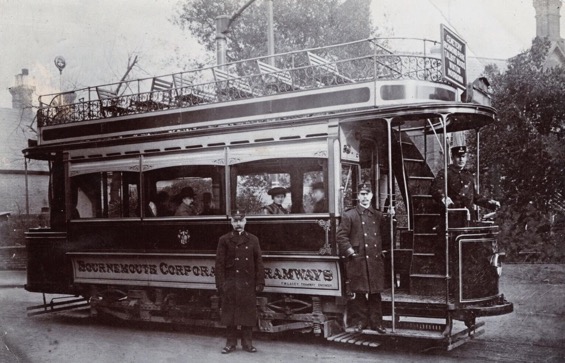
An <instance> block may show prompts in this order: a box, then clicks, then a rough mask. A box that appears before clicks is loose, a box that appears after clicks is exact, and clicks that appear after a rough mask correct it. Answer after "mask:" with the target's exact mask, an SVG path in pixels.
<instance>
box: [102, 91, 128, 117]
mask: <svg viewBox="0 0 565 363" xmlns="http://www.w3.org/2000/svg"><path fill="white" fill-rule="evenodd" d="M96 94H97V95H98V100H99V101H100V114H101V116H102V117H108V116H119V115H123V114H125V113H127V112H128V107H124V106H123V105H121V104H120V103H121V102H122V100H121V99H120V97H119V96H118V94H117V93H116V92H114V91H112V90H109V89H104V88H100V87H96Z"/></svg>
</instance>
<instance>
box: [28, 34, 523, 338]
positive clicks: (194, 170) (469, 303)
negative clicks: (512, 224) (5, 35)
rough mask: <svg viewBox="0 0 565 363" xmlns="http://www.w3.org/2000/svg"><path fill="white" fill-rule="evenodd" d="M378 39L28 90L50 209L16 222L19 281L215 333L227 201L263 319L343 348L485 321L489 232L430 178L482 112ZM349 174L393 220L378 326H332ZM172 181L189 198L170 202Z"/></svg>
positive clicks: (497, 295)
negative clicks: (433, 188)
mask: <svg viewBox="0 0 565 363" xmlns="http://www.w3.org/2000/svg"><path fill="white" fill-rule="evenodd" d="M406 41H411V42H415V40H406ZM426 42H427V41H425V40H420V41H418V44H419V45H420V46H421V45H422V44H426ZM386 44H387V43H386V42H384V41H383V40H382V39H369V40H363V41H358V42H352V43H347V44H341V45H337V46H331V47H325V48H316V49H309V50H303V51H296V52H290V53H285V54H278V55H275V56H271V57H270V58H269V59H267V58H256V59H248V60H244V61H239V62H234V63H229V64H224V65H220V66H215V67H209V68H200V69H197V70H191V71H186V72H181V73H175V74H168V75H164V76H159V77H152V78H147V79H139V80H135V81H124V82H121V83H116V84H109V85H103V86H96V87H88V88H85V89H80V90H75V91H72V92H65V93H61V94H53V95H47V96H42V97H40V102H41V107H40V109H39V111H38V115H37V120H38V126H39V139H38V140H37V142H36V143H33V145H30V146H29V147H28V148H27V149H25V150H24V154H25V157H27V158H31V159H37V160H46V161H48V162H49V165H50V173H51V179H50V184H49V188H50V190H49V199H50V200H49V202H50V211H51V215H50V217H51V218H50V228H42V229H33V230H30V231H29V232H28V233H27V248H28V258H29V261H28V268H27V284H26V289H27V290H28V291H31V292H38V293H43V294H67V295H69V296H70V299H71V301H74V302H76V301H77V300H80V302H79V304H81V305H84V304H88V306H89V307H90V311H91V313H92V314H110V315H113V316H116V317H118V318H120V319H124V320H141V321H149V322H170V323H181V324H191V325H201V326H210V327H214V326H220V319H219V315H220V314H219V313H220V306H221V304H220V301H219V297H218V294H217V292H216V287H215V281H214V259H215V251H216V247H217V243H218V239H219V237H220V236H221V235H223V234H224V233H226V232H228V231H230V230H231V226H230V223H229V221H228V217H229V215H230V213H231V211H232V210H233V209H236V208H237V209H240V210H244V211H245V212H246V215H247V227H246V229H247V230H248V231H249V232H250V233H253V234H255V235H256V236H258V238H259V241H260V244H261V248H262V250H263V260H264V263H265V277H266V286H265V289H264V292H263V293H261V294H259V295H258V297H257V311H258V314H257V321H258V323H257V327H256V329H257V330H258V331H261V332H268V333H277V332H283V331H289V330H297V331H302V332H311V333H313V334H316V335H322V336H324V337H326V338H328V339H330V340H333V341H336V342H349V343H355V344H358V345H377V344H378V343H377V340H378V339H386V338H389V337H399V336H401V337H417V338H422V337H424V338H429V339H435V340H437V341H438V342H441V343H444V344H445V345H446V346H447V347H448V348H453V347H455V346H457V345H458V344H461V343H462V342H463V341H465V340H466V339H469V338H473V337H475V336H477V335H478V334H480V332H482V329H480V326H481V325H482V324H484V322H479V321H477V320H476V319H477V318H479V317H484V316H494V315H501V314H506V313H509V312H511V311H512V304H511V303H509V302H507V301H506V300H505V299H504V296H503V294H502V293H501V291H499V288H498V282H499V276H500V258H499V251H498V245H497V237H496V236H497V230H498V228H497V226H496V225H495V224H493V223H492V222H482V221H476V220H474V219H472V218H467V215H469V213H462V212H461V211H460V210H455V211H450V210H448V211H447V213H446V212H445V211H444V209H443V208H442V207H441V206H440V205H439V204H437V202H436V201H434V200H433V199H432V197H431V194H430V185H431V183H432V180H433V179H434V176H435V175H434V174H437V172H438V170H440V169H442V168H445V166H446V165H447V163H448V160H447V158H448V157H449V156H448V153H447V152H445V150H447V149H448V147H449V143H450V140H452V139H453V137H455V136H453V135H454V134H457V135H460V134H461V133H462V132H463V131H467V130H471V131H476V132H478V131H479V130H483V127H486V126H488V125H489V124H490V123H492V122H495V116H496V113H495V110H494V109H493V108H491V107H490V106H489V105H487V104H485V102H478V101H477V100H478V99H479V97H478V96H480V95H481V93H480V92H479V90H475V91H474V92H475V97H468V98H469V99H471V100H470V101H467V102H462V101H460V91H459V90H458V89H457V88H456V87H455V86H453V85H452V84H450V83H449V82H448V81H445V80H444V78H443V77H442V60H441V59H439V58H437V57H435V56H434V55H433V54H432V55H430V54H418V53H399V52H393V51H392V50H390V49H389V48H388V47H387V46H386ZM428 48H430V44H428ZM117 90H120V92H117ZM483 96H484V95H483ZM485 99H486V98H485ZM485 130H488V128H485ZM484 132H488V131H484ZM477 154H478V153H477ZM445 169H447V168H445ZM364 181H368V182H371V184H372V185H373V186H374V189H375V192H374V195H375V198H373V201H372V202H373V203H374V207H375V208H377V209H379V210H381V211H383V212H384V213H385V215H387V216H388V219H387V220H388V226H389V228H388V230H387V233H386V235H385V238H384V240H383V249H385V250H386V261H387V262H386V266H387V267H386V276H387V277H386V281H387V282H388V287H387V289H386V290H385V292H384V293H383V310H384V314H385V323H386V324H387V325H388V334H386V335H377V334H376V333H375V334H373V333H372V332H370V331H364V332H362V333H353V332H349V331H348V330H347V329H346V326H345V323H344V321H345V318H346V317H345V315H346V309H345V307H346V303H347V300H348V299H349V298H350V297H351V296H350V294H349V292H348V289H347V287H348V283H347V281H346V279H345V273H344V264H343V261H342V259H341V257H340V256H339V254H338V251H337V247H336V231H337V228H338V226H339V223H340V219H341V216H342V215H343V213H344V211H345V210H347V209H348V208H351V207H353V206H354V205H355V204H356V195H357V189H356V188H357V186H358V185H359V184H360V183H361V182H364ZM314 184H316V185H317V188H320V187H321V188H323V193H322V194H323V195H324V196H325V198H324V199H322V200H321V202H320V200H318V199H317V198H318V197H316V198H315V197H314V193H313V190H312V188H313V185H314ZM274 187H282V188H285V189H286V190H287V191H288V193H287V194H286V199H285V200H284V202H283V206H284V208H285V209H286V210H288V212H289V213H288V214H272V215H267V214H264V207H265V206H266V205H268V204H270V203H271V202H272V201H271V197H270V196H269V195H268V193H267V192H268V191H269V189H271V188H274ZM187 190H189V191H190V194H192V196H193V199H194V203H193V205H192V207H191V212H190V213H185V214H184V215H183V214H182V213H179V211H178V206H179V204H180V199H181V197H180V195H181V194H182V193H185V192H186V191H187ZM186 214H188V215H186ZM77 296H78V297H79V298H78V299H77V298H76V297H77ZM67 306H69V307H73V305H72V304H66V303H65V302H64V301H59V300H57V301H56V302H53V301H52V302H51V303H47V304H46V306H42V307H41V308H40V309H41V310H43V311H45V310H47V311H51V310H58V309H64V308H66V307H67ZM74 306H76V305H74Z"/></svg>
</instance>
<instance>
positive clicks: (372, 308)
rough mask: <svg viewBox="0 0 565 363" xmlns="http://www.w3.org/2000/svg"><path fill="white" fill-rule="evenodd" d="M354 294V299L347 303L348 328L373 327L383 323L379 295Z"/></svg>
mask: <svg viewBox="0 0 565 363" xmlns="http://www.w3.org/2000/svg"><path fill="white" fill-rule="evenodd" d="M368 295H369V298H368V299H367V296H366V294H363V293H355V298H354V299H352V300H349V301H348V302H347V315H348V316H347V320H348V321H347V324H348V325H349V326H357V325H359V324H360V325H361V326H362V327H364V328H365V327H368V326H369V327H375V326H379V325H381V324H382V322H383V312H382V307H381V305H382V300H381V294H380V293H375V294H368Z"/></svg>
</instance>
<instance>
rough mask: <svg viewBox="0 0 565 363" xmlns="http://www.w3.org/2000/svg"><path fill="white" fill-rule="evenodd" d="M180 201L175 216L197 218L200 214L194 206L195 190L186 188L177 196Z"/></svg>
mask: <svg viewBox="0 0 565 363" xmlns="http://www.w3.org/2000/svg"><path fill="white" fill-rule="evenodd" d="M176 198H177V199H180V201H181V202H180V204H179V206H178V207H177V210H176V211H175V216H195V215H197V214H198V212H197V210H196V206H195V205H194V190H193V189H192V188H191V187H184V188H182V189H181V191H180V193H179V194H178V195H177V196H176Z"/></svg>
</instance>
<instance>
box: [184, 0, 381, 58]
mask: <svg viewBox="0 0 565 363" xmlns="http://www.w3.org/2000/svg"><path fill="white" fill-rule="evenodd" d="M245 3H246V1H242V0H239V1H238V0H185V1H184V2H183V3H182V5H181V7H180V10H179V14H178V15H177V16H176V18H175V19H174V21H175V22H176V24H178V25H179V26H181V27H182V28H183V29H185V30H188V31H189V32H190V33H192V35H194V36H195V37H196V38H197V39H198V41H199V42H200V43H201V44H203V45H204V46H205V48H206V49H207V50H208V51H210V52H213V51H214V50H215V37H216V20H215V19H216V18H217V17H218V16H220V15H227V16H230V17H231V16H232V15H233V14H234V13H236V12H237V11H238V10H239V9H240V8H241V7H242V6H243V5H244V4H245ZM265 3H266V2H265V1H262V0H257V1H256V2H254V3H253V4H251V5H250V6H249V7H248V8H247V9H245V11H243V12H242V13H241V15H240V16H239V17H238V18H236V19H235V20H234V21H233V23H232V24H231V26H230V29H229V32H228V33H227V34H226V35H227V38H228V51H227V59H228V61H234V60H241V59H245V58H253V57H259V56H265V55H267V53H268V50H267V24H268V22H267V6H266V4H265ZM369 5H370V0H347V1H345V2H344V1H342V0H308V1H304V0H273V23H274V24H273V28H274V34H275V52H276V53H283V52H287V51H291V50H297V49H301V48H312V47H318V46H326V45H331V44H337V43H343V42H348V41H353V40H359V39H365V38H368V37H370V36H371V35H372V34H373V33H374V32H375V29H374V28H373V27H372V25H371V18H370V11H369Z"/></svg>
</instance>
